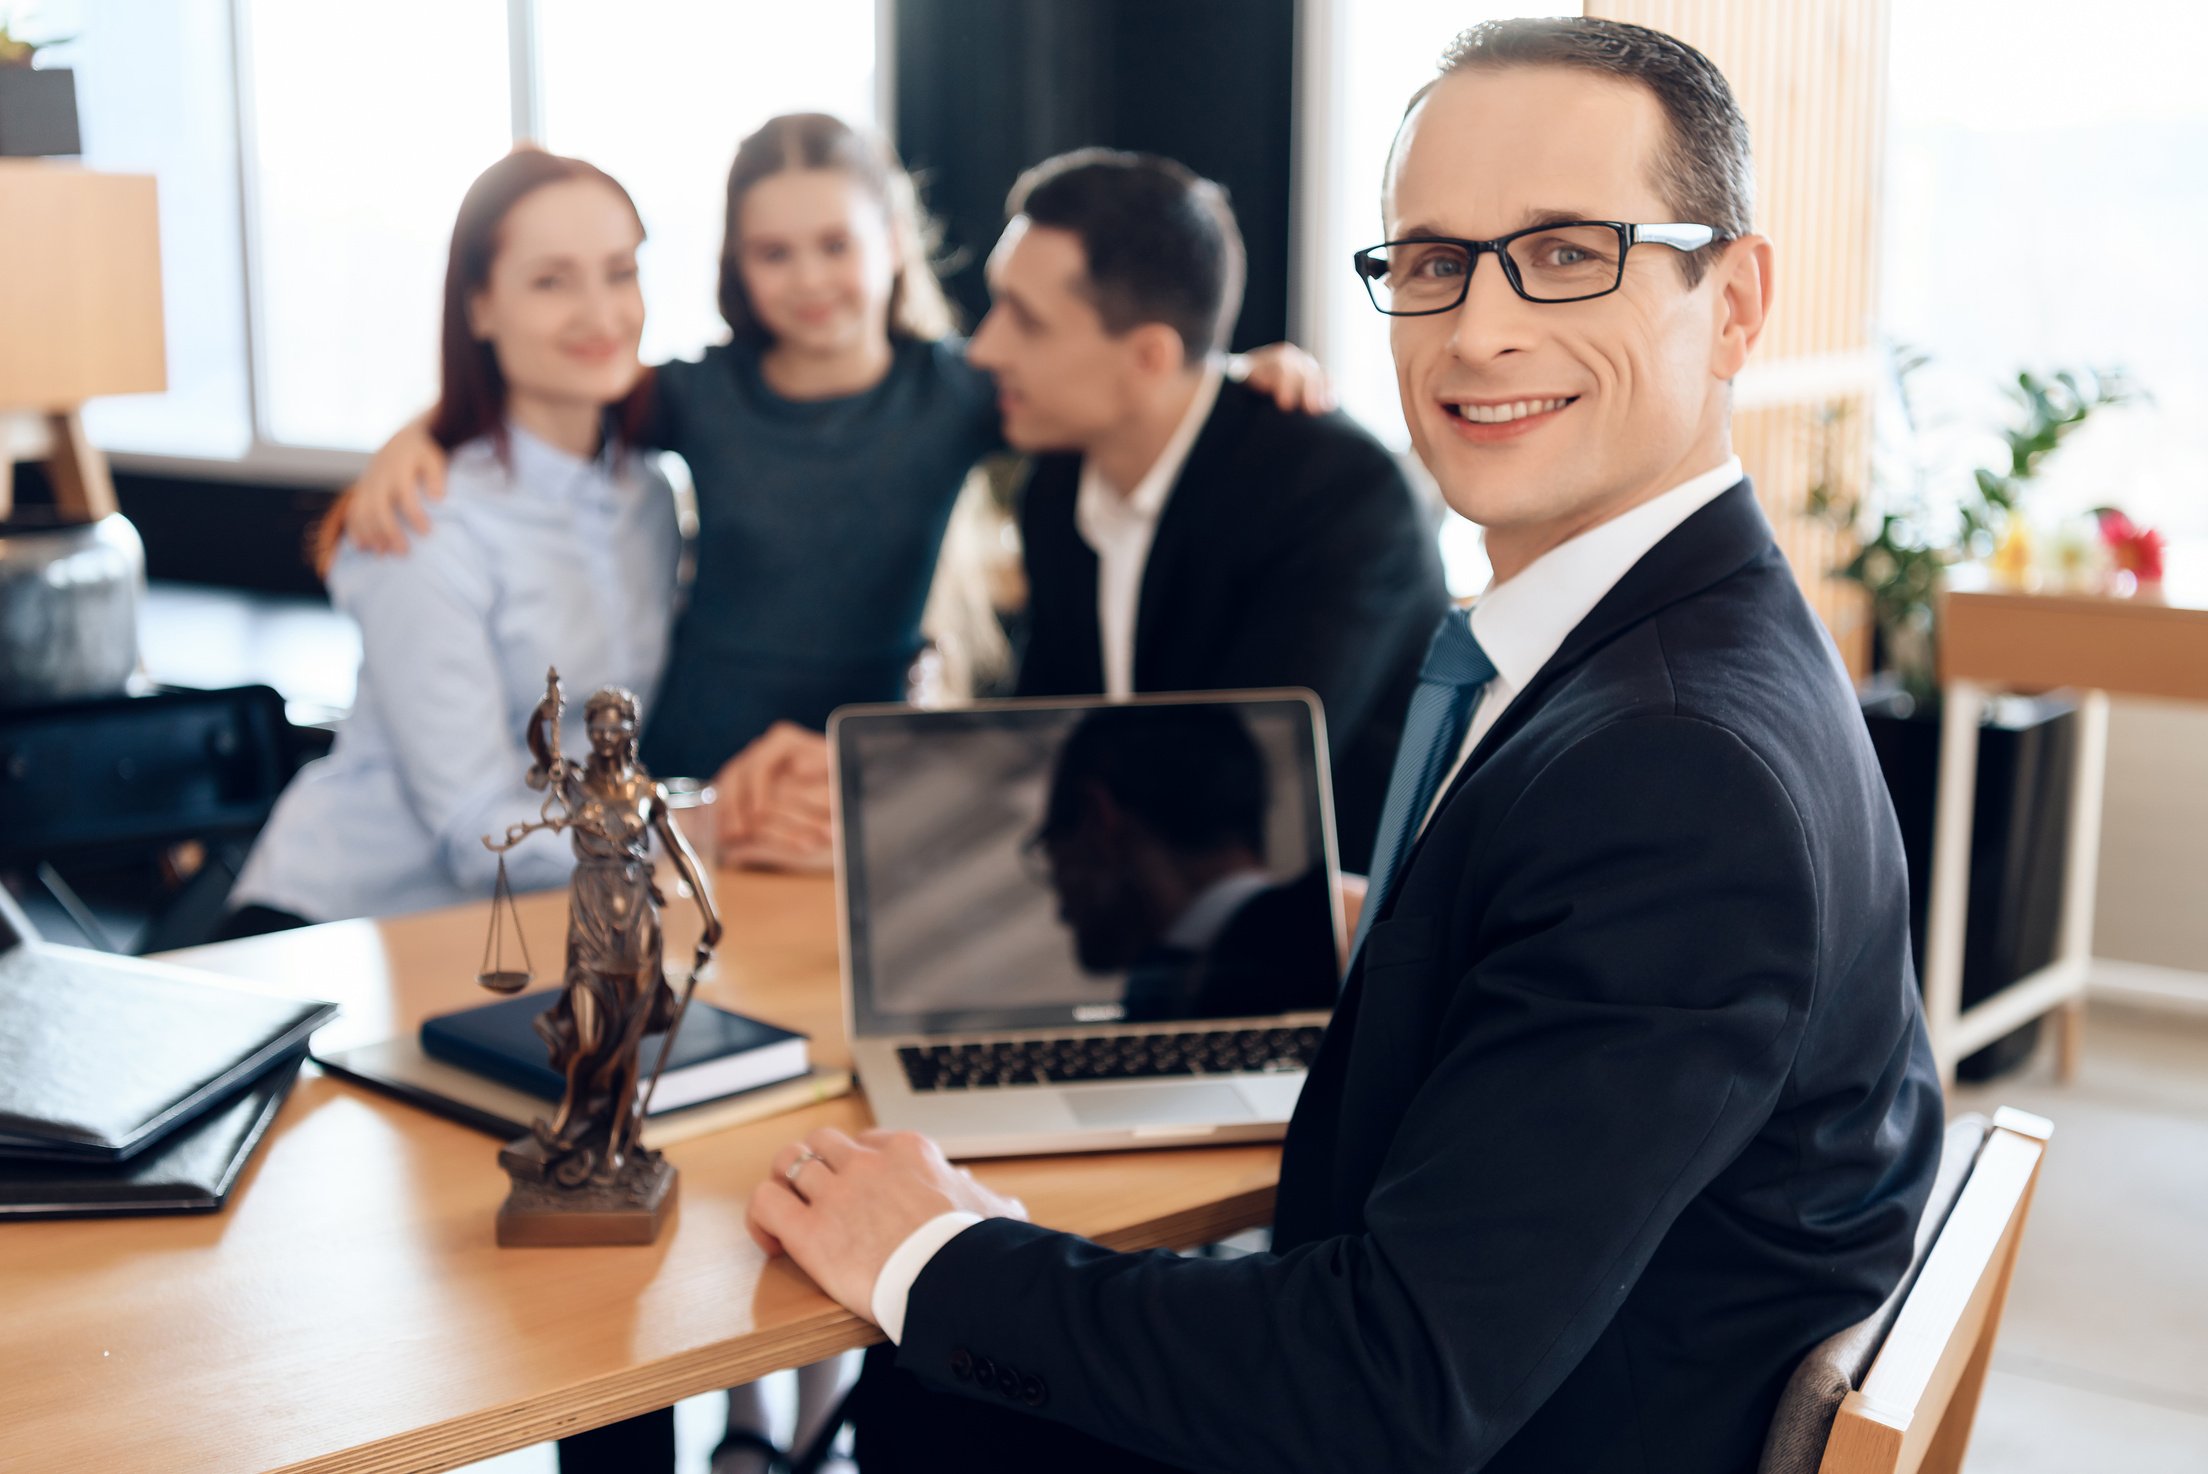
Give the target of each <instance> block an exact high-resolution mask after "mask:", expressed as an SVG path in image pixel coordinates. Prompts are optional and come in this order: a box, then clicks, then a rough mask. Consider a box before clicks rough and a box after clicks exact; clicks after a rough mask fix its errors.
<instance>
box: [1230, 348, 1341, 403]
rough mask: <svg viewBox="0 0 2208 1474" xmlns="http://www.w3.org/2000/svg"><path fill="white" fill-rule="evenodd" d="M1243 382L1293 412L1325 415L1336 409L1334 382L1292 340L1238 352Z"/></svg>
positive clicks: (1323, 369)
mask: <svg viewBox="0 0 2208 1474" xmlns="http://www.w3.org/2000/svg"><path fill="white" fill-rule="evenodd" d="M1238 358H1239V360H1240V363H1241V365H1242V370H1243V372H1242V382H1243V383H1245V384H1248V385H1249V386H1250V387H1251V388H1252V389H1255V390H1257V391H1258V392H1259V393H1260V394H1270V395H1271V396H1272V397H1273V402H1274V403H1275V404H1277V405H1279V406H1280V407H1281V408H1282V409H1284V410H1287V411H1289V412H1290V413H1291V414H1293V413H1295V412H1297V411H1299V410H1300V411H1301V412H1302V413H1304V414H1307V415H1323V414H1325V413H1326V412H1327V411H1328V410H1330V409H1332V408H1334V382H1333V380H1331V379H1329V378H1327V376H1326V370H1325V368H1323V367H1322V366H1321V365H1320V363H1319V361H1318V360H1317V359H1315V358H1313V357H1312V356H1311V355H1310V354H1308V353H1306V352H1304V351H1303V350H1302V349H1301V348H1298V347H1297V346H1296V345H1295V344H1293V343H1268V344H1266V345H1265V346H1264V347H1263V348H1258V349H1253V350H1252V351H1251V352H1248V353H1245V354H1240V355H1238Z"/></svg>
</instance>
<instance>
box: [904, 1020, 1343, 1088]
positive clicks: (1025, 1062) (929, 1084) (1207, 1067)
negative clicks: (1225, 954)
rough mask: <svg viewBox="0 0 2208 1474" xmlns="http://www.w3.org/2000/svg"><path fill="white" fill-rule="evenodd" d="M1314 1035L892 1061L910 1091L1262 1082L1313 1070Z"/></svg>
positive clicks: (1012, 1048)
mask: <svg viewBox="0 0 2208 1474" xmlns="http://www.w3.org/2000/svg"><path fill="white" fill-rule="evenodd" d="M1319 1032H1320V1031H1319V1029H1318V1027H1317V1026H1316V1025H1311V1026H1307V1027H1305V1028H1300V1029H1213V1030H1210V1031H1208V1032H1194V1033H1186V1034H1117V1035H1102V1036H1092V1037H1088V1038H1081V1039H1014V1040H1001V1041H999V1042H997V1043H994V1044H930V1045H907V1046H905V1047H904V1048H902V1049H899V1050H898V1051H897V1058H898V1060H899V1062H901V1063H902V1064H903V1065H904V1067H905V1078H906V1079H907V1080H909V1081H910V1082H911V1083H912V1088H913V1089H914V1090H998V1089H1003V1088H1005V1087H1008V1086H1010V1087H1017V1086H1021V1085H1062V1084H1067V1083H1070V1082H1074V1081H1081V1080H1151V1079H1156V1078H1159V1077H1161V1076H1165V1075H1262V1074H1277V1073H1279V1072H1280V1071H1283V1070H1301V1069H1308V1068H1310V1065H1311V1058H1312V1056H1313V1055H1315V1054H1317V1053H1318V1049H1319Z"/></svg>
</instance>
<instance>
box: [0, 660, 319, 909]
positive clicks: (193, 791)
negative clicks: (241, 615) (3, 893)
mask: <svg viewBox="0 0 2208 1474" xmlns="http://www.w3.org/2000/svg"><path fill="white" fill-rule="evenodd" d="M290 730H291V729H290V725H289V724H288V723H287V722H286V721H285V719H284V702H283V698H282V697H281V696H279V695H277V694H276V692H275V691H273V690H272V689H270V688H269V687H267V686H239V687H235V688H233V689H230V690H227V691H159V692H155V693H153V694H150V695H145V696H114V697H103V698H100V699H98V700H91V701H72V702H65V703H59V704H56V705H52V706H39V707H28V708H23V709H20V710H0V866H5V865H22V864H30V863H35V862H37V861H40V860H58V859H68V858H78V857H90V856H98V855H102V854H116V855H122V854H130V853H143V852H144V851H145V850H146V849H148V848H149V847H153V846H159V845H163V844H175V843H179V842H182V841H184V840H187V839H201V840H205V839H223V838H234V837H243V836H248V835H251V834H252V833H253V832H254V831H255V830H257V829H258V828H259V827H260V826H261V824H262V823H263V821H265V820H266V819H267V818H268V811H269V809H270V807H271V806H272V805H274V803H275V802H276V795H277V794H278V793H279V792H281V791H282V790H283V786H284V784H285V783H286V782H287V781H289V779H290V777H291V772H292V763H291V757H290V750H291V738H290Z"/></svg>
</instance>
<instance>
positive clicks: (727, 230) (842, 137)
mask: <svg viewBox="0 0 2208 1474" xmlns="http://www.w3.org/2000/svg"><path fill="white" fill-rule="evenodd" d="M791 169H833V170H835V171H836V172H838V173H840V174H844V175H847V176H848V177H850V178H852V179H855V180H857V181H858V183H859V184H860V185H861V186H862V187H863V188H864V189H865V190H866V191H867V193H868V194H870V195H872V196H873V197H874V200H875V203H877V204H879V205H880V206H881V207H882V211H883V213H884V214H885V215H887V216H888V217H889V224H890V230H891V232H892V234H893V235H894V236H895V237H896V239H897V241H898V243H899V247H898V259H897V275H896V280H895V282H894V284H893V285H892V286H891V287H890V291H889V336H890V337H891V338H892V339H898V338H917V339H919V340H921V341H923V342H932V341H933V340H935V339H937V338H947V337H949V336H950V335H951V334H952V333H953V332H955V331H957V328H958V320H957V317H956V315H955V314H954V313H953V312H952V311H951V303H950V299H949V298H948V297H946V296H944V295H943V284H942V283H941V282H939V281H937V280H936V277H935V268H934V267H933V265H931V264H930V258H931V257H932V255H933V254H934V251H935V249H936V247H937V245H938V244H939V243H940V241H941V232H940V231H939V230H938V229H937V227H936V226H935V224H934V222H932V221H930V220H929V219H928V217H927V213H926V212H925V211H923V210H922V209H921V208H920V192H919V190H918V188H917V187H915V186H914V184H913V182H912V176H911V175H910V174H908V173H906V172H905V166H904V164H903V163H902V162H900V161H899V159H898V157H897V151H896V150H895V149H893V148H891V147H890V146H889V144H888V142H887V141H886V140H884V139H882V138H879V137H876V136H875V135H874V134H872V133H864V132H861V131H860V130H858V129H856V128H854V127H852V126H851V125H850V124H849V123H846V122H844V121H843V119H841V118H837V117H832V116H830V115H829V114H827V113H784V114H783V115H782V116H780V117H778V118H769V119H767V121H766V122H765V123H763V124H761V125H760V127H759V130H758V131H757V132H755V133H753V134H752V135H751V136H750V137H748V138H746V139H745V140H744V141H743V142H742V143H740V144H738V145H737V146H736V162H735V163H733V164H731V165H729V167H728V215H727V220H726V222H725V225H724V228H723V230H722V233H721V288H720V302H721V317H722V319H723V320H724V321H726V322H727V324H728V330H729V332H731V333H733V334H734V335H735V337H736V340H737V341H738V342H751V343H757V344H764V343H766V342H768V341H769V335H768V333H767V330H766V328H765V327H764V326H762V325H761V324H760V322H759V316H758V314H757V313H755V312H753V311H752V308H751V298H750V297H749V296H748V295H746V293H745V291H744V273H743V267H742V262H741V260H740V256H741V252H742V245H743V242H742V237H741V230H740V227H741V225H742V221H743V209H744V196H745V195H747V194H749V193H750V192H751V187H752V186H753V185H755V184H757V183H758V182H759V181H760V180H762V179H767V178H771V177H772V176H774V175H776V174H780V173H783V172H785V171H787V170H791Z"/></svg>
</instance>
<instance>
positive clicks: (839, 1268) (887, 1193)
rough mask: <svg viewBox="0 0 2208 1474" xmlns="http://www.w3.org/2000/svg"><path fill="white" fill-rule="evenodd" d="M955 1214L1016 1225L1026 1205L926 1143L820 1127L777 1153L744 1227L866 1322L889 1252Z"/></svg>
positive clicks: (899, 1134) (906, 1136)
mask: <svg viewBox="0 0 2208 1474" xmlns="http://www.w3.org/2000/svg"><path fill="white" fill-rule="evenodd" d="M800 1163H802V1164H803V1165H802V1166H800V1165H799V1164H800ZM959 1212H964V1213H975V1214H979V1215H980V1216H981V1217H983V1218H1020V1219H1024V1218H1026V1217H1027V1205H1026V1204H1024V1203H1022V1202H1021V1201H1020V1200H1019V1199H1017V1198H1007V1197H1001V1196H999V1195H998V1194H996V1193H993V1192H991V1191H989V1189H987V1188H985V1187H983V1186H982V1185H981V1184H980V1183H978V1182H976V1181H974V1178H973V1174H972V1173H970V1172H968V1171H966V1170H965V1169H964V1168H961V1167H953V1166H952V1165H951V1164H950V1163H949V1162H948V1161H946V1160H944V1157H943V1152H942V1149H941V1148H939V1147H938V1146H936V1144H935V1143H934V1142H932V1141H930V1140H928V1138H926V1137H925V1136H921V1135H918V1134H916V1133H914V1132H910V1131H862V1132H860V1133H859V1135H858V1137H857V1138H856V1139H854V1138H852V1137H849V1136H846V1135H844V1134H843V1133H842V1132H841V1131H838V1130H835V1129H834V1128H833V1127H826V1126H824V1127H822V1128H821V1129H820V1130H818V1131H815V1132H813V1133H812V1134H811V1135H810V1136H807V1137H806V1138H805V1139H804V1140H803V1141H796V1142H791V1143H790V1144H789V1145H788V1146H786V1147H784V1148H782V1150H781V1151H780V1152H778V1153H777V1154H776V1155H775V1159H774V1169H773V1170H772V1171H771V1172H769V1173H768V1174H767V1180H766V1181H764V1182H762V1183H760V1184H759V1186H758V1188H757V1189H756V1190H754V1191H753V1193H752V1195H751V1211H750V1214H749V1216H748V1218H747V1220H746V1226H747V1227H749V1228H750V1230H751V1236H752V1238H753V1239H755V1240H756V1241H757V1242H758V1244H759V1247H760V1248H762V1249H764V1250H766V1251H767V1253H768V1254H769V1255H775V1254H787V1255H789V1256H790V1258H791V1259H793V1260H794V1261H796V1263H797V1267H798V1268H800V1269H802V1270H804V1271H805V1272H806V1273H807V1274H809V1275H811V1276H812V1277H813V1283H815V1284H817V1285H819V1286H820V1288H821V1289H822V1290H823V1291H825V1292H826V1293H827V1294H828V1296H829V1297H830V1298H831V1299H833V1300H835V1301H836V1303H838V1304H839V1305H841V1306H843V1307H844V1308H845V1309H846V1310H849V1311H850V1312H851V1313H852V1314H854V1315H857V1316H860V1317H862V1318H864V1319H866V1320H869V1321H871V1320H873V1319H874V1281H875V1280H876V1279H877V1278H878V1277H879V1276H880V1274H881V1272H882V1266H883V1264H885V1263H886V1262H888V1260H889V1256H890V1255H891V1254H893V1253H895V1252H896V1251H897V1246H898V1245H900V1244H902V1243H903V1242H904V1241H905V1240H906V1239H907V1238H909V1237H910V1236H911V1234H912V1232H913V1230H914V1229H916V1228H919V1227H920V1226H921V1225H922V1224H924V1223H926V1222H928V1221H929V1220H930V1219H932V1218H935V1217H936V1216H938V1215H939V1214H943V1213H959Z"/></svg>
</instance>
